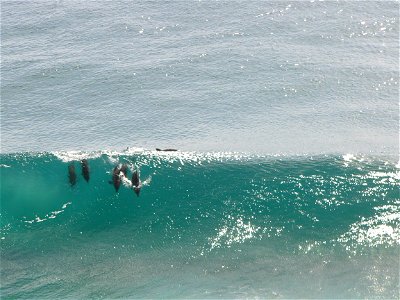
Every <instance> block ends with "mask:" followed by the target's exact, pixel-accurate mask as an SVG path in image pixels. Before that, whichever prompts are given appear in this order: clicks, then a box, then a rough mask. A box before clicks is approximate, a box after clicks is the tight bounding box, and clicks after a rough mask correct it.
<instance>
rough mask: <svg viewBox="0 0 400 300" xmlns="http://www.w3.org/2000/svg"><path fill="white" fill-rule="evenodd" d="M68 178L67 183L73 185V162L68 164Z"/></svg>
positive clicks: (74, 180)
mask: <svg viewBox="0 0 400 300" xmlns="http://www.w3.org/2000/svg"><path fill="white" fill-rule="evenodd" d="M68 179H69V183H70V184H71V186H74V185H75V183H76V173H75V165H74V163H71V164H70V165H69V166H68Z"/></svg>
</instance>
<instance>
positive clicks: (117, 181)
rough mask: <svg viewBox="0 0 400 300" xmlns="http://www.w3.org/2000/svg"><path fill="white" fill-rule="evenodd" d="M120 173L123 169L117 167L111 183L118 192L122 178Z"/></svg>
mask: <svg viewBox="0 0 400 300" xmlns="http://www.w3.org/2000/svg"><path fill="white" fill-rule="evenodd" d="M120 172H121V169H120V168H119V167H118V166H115V168H114V170H113V174H112V181H110V183H112V184H113V185H114V188H115V191H116V192H118V189H119V186H120V185H121V177H120V174H119V173H120Z"/></svg>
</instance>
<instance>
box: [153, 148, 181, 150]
mask: <svg viewBox="0 0 400 300" xmlns="http://www.w3.org/2000/svg"><path fill="white" fill-rule="evenodd" d="M156 151H178V150H177V149H160V148H156Z"/></svg>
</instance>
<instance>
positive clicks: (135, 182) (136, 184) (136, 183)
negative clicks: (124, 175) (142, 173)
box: [132, 171, 142, 197]
mask: <svg viewBox="0 0 400 300" xmlns="http://www.w3.org/2000/svg"><path fill="white" fill-rule="evenodd" d="M132 187H133V190H134V191H135V193H136V195H137V196H138V197H139V194H140V189H141V188H142V182H141V181H140V177H139V171H134V172H133V174H132Z"/></svg>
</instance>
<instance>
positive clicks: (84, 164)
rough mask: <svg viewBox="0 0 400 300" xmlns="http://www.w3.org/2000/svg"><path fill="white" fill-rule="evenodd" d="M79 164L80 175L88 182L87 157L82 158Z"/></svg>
mask: <svg viewBox="0 0 400 300" xmlns="http://www.w3.org/2000/svg"><path fill="white" fill-rule="evenodd" d="M81 165H82V176H83V178H85V180H86V181H87V182H89V163H88V161H87V159H82V160H81Z"/></svg>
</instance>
